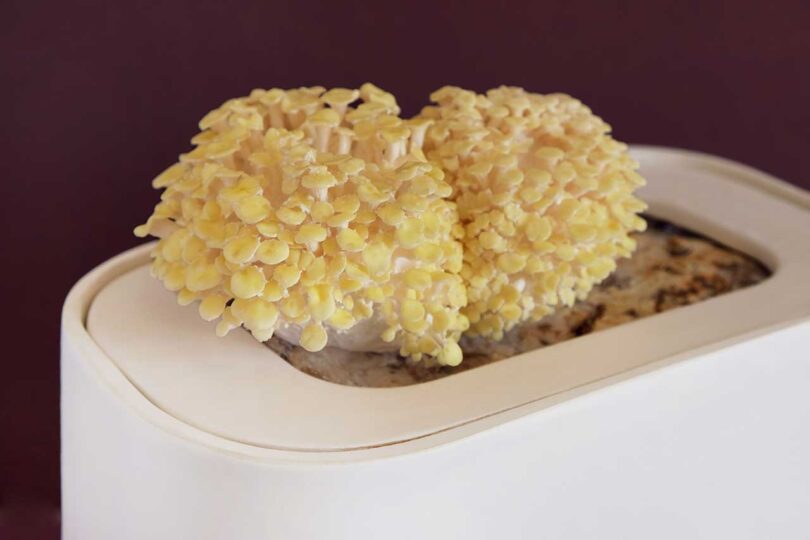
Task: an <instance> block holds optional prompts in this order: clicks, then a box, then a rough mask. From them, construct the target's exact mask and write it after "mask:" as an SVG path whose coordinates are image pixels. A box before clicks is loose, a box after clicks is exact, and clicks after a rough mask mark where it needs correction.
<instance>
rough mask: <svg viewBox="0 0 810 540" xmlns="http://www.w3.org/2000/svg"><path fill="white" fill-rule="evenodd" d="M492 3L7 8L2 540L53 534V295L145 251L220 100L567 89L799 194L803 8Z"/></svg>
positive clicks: (409, 104) (644, 135)
mask: <svg viewBox="0 0 810 540" xmlns="http://www.w3.org/2000/svg"><path fill="white" fill-rule="evenodd" d="M500 4H501V3H500V2H496V1H494V0H491V1H489V2H484V1H467V2H456V3H441V5H440V3H439V2H435V5H434V3H433V2H426V3H424V5H423V6H420V7H416V3H415V2H408V1H400V2H397V3H394V2H390V3H389V4H388V5H387V6H386V2H382V1H377V2H373V3H372V2H368V3H361V2H355V1H351V0H342V1H331V2H269V1H268V2H251V3H239V2H228V1H224V0H217V1H199V0H198V1H196V2H176V1H175V2H117V1H109V0H107V1H93V2H73V3H70V2H63V1H52V2H33V1H30V0H28V1H11V2H9V1H8V0H6V1H4V2H3V3H2V6H1V7H0V10H2V11H1V12H0V28H1V31H0V68H2V84H0V97H2V98H3V99H2V102H3V103H5V104H6V105H5V107H6V109H5V110H6V117H5V120H4V122H3V124H4V129H3V130H2V132H0V137H2V139H0V149H1V150H0V157H1V158H2V172H3V174H4V178H3V180H2V181H1V182H0V185H2V193H0V195H2V199H0V200H1V201H2V235H3V243H4V244H5V246H4V249H3V257H2V260H3V265H2V272H3V275H2V280H0V283H2V291H1V292H2V300H3V304H4V307H5V309H6V315H5V316H4V319H5V324H4V326H3V335H4V336H6V341H5V353H4V354H3V355H1V356H0V358H2V360H0V362H2V371H0V372H1V373H2V376H0V537H4V538H7V537H9V536H13V535H20V537H22V535H23V532H21V531H23V528H24V527H26V526H30V527H31V529H30V530H29V531H28V534H29V535H30V537H34V536H37V535H43V536H42V537H55V531H56V530H57V523H58V515H57V509H58V505H59V461H58V458H59V431H58V430H59V416H58V359H59V346H58V334H59V311H60V307H61V303H62V300H63V299H64V296H65V294H66V293H67V291H68V289H69V287H70V286H71V285H72V284H73V283H74V282H75V281H76V280H77V279H78V278H79V277H80V276H81V275H83V274H84V273H85V272H87V271H88V270H90V269H91V268H92V267H93V266H95V265H96V264H98V263H100V262H102V261H103V260H105V259H107V258H108V257H110V256H112V255H114V254H116V253H118V252H120V251H122V250H125V249H127V248H129V247H132V246H133V245H135V244H136V243H138V241H137V240H136V239H135V238H134V237H133V236H132V234H131V230H132V227H133V226H134V225H136V224H139V223H141V222H142V221H143V220H144V218H145V217H146V216H147V215H148V214H149V212H150V210H151V207H152V205H153V204H154V203H155V202H156V201H157V197H158V194H157V192H154V191H153V190H152V189H151V188H150V186H149V181H150V180H151V179H152V177H153V176H154V175H155V174H156V173H158V172H160V171H161V170H162V169H163V168H164V167H166V166H167V165H169V164H170V163H172V162H173V161H174V160H175V159H176V157H177V154H178V153H180V152H181V151H184V150H186V149H187V148H188V139H189V138H190V136H191V135H192V134H193V133H194V132H195V124H196V121H197V120H198V119H199V118H200V117H201V116H202V115H203V114H204V113H205V112H207V111H208V110H209V109H211V108H213V107H214V106H216V105H218V104H219V103H220V102H222V101H223V100H225V99H226V98H229V97H232V96H238V95H244V94H246V93H247V92H249V91H250V90H251V89H252V88H254V87H271V86H281V87H290V86H298V85H304V84H306V85H312V84H322V85H325V86H333V85H339V86H349V87H356V86H358V85H359V84H361V83H362V82H364V81H366V80H371V81H373V82H375V83H376V84H378V85H380V86H382V87H383V88H385V89H387V90H390V91H392V92H394V93H395V94H396V95H397V96H398V98H399V99H400V102H401V104H402V105H403V109H404V112H405V113H406V114H412V113H415V112H416V111H417V110H418V109H419V107H420V106H421V105H422V104H424V103H425V101H426V100H427V96H428V94H429V93H430V92H431V91H432V90H434V89H436V88H437V87H439V86H441V85H444V84H450V83H452V84H457V85H461V86H466V87H469V88H473V89H477V90H484V89H486V88H489V87H492V86H496V85H498V84H501V83H508V84H514V85H520V86H524V87H526V88H528V89H531V90H534V91H539V92H550V91H564V92H568V93H570V94H573V95H575V96H577V97H579V98H581V99H582V100H583V101H585V102H586V103H588V104H589V105H591V107H592V108H593V109H594V110H595V111H596V112H597V113H598V114H600V115H601V116H603V117H604V118H606V119H607V120H608V121H609V122H610V123H611V124H613V125H614V127H615V134H616V136H617V137H618V138H619V139H622V140H626V141H630V142H644V143H652V144H662V145H673V146H680V147H686V148H694V149H699V150H703V151H705V152H710V153H715V154H720V155H723V156H726V157H730V158H733V159H736V160H739V161H742V162H745V163H748V164H751V165H753V166H755V167H759V168H761V169H763V170H766V171H768V172H770V173H772V174H774V175H776V176H779V177H782V178H784V179H786V180H789V181H793V182H795V183H797V184H799V185H803V186H805V187H810V175H808V171H809V170H810V169H809V168H808V164H807V163H808V162H807V155H808V152H809V151H810V107H808V105H807V99H808V97H810V88H808V75H807V68H808V64H809V63H810V62H809V61H810V32H808V28H810V8H808V3H807V2H800V1H782V2H756V3H753V2H752V3H751V5H746V4H748V2H743V1H742V0H738V1H735V2H727V3H711V2H685V1H683V0H681V1H678V2H652V1H647V2H621V3H619V4H618V5H610V6H609V5H608V3H606V2H600V3H594V5H592V6H590V7H587V6H585V5H577V4H576V2H572V1H559V2H541V1H536V0H535V1H530V2H524V1H521V2H504V3H503V5H500ZM709 4H711V5H709ZM8 338H10V339H8ZM35 529H36V530H35ZM4 535H5V536H4Z"/></svg>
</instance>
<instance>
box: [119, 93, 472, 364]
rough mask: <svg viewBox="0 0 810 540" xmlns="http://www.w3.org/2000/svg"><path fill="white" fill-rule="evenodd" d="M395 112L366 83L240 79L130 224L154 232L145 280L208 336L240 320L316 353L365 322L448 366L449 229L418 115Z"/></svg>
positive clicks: (457, 253) (461, 325) (451, 322)
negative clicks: (162, 289) (142, 217)
mask: <svg viewBox="0 0 810 540" xmlns="http://www.w3.org/2000/svg"><path fill="white" fill-rule="evenodd" d="M358 100H360V102H359V105H356V106H355V102H357V101H358ZM398 113H399V108H398V107H397V104H396V101H395V100H394V98H393V96H392V95H391V94H388V93H386V92H384V91H382V90H380V89H379V88H377V87H375V86H373V85H371V84H366V85H364V86H363V87H362V88H361V89H360V90H359V91H357V90H346V89H334V90H329V91H325V90H324V89H323V88H320V87H316V88H300V89H295V90H287V91H283V90H278V89H273V90H269V91H264V90H255V91H253V92H252V93H251V94H250V96H248V97H244V98H239V99H232V100H229V101H227V102H226V103H224V104H223V105H222V106H221V107H220V108H218V109H216V110H214V111H212V112H210V113H209V114H207V115H206V116H205V117H204V118H203V119H202V120H201V121H200V128H201V129H202V132H201V133H200V134H198V135H197V136H196V137H194V139H193V140H192V143H193V144H195V145H196V148H195V149H194V150H192V151H191V152H189V153H187V154H184V155H181V156H180V160H179V163H177V164H175V165H173V166H171V167H170V168H169V169H167V170H166V171H165V172H164V173H162V174H161V175H160V176H158V177H157V178H156V179H155V180H154V182H153V185H154V186H155V187H156V188H165V191H164V192H163V194H162V196H161V202H160V203H159V204H158V205H157V206H156V207H155V210H154V213H153V214H152V216H151V217H150V218H149V220H148V221H147V222H146V223H145V224H144V225H141V226H139V227H137V228H136V229H135V234H136V235H138V236H146V235H149V234H152V235H155V236H158V237H161V240H160V241H159V242H158V244H157V247H156V248H155V250H154V253H153V257H154V261H153V264H152V271H153V273H154V275H155V276H157V277H158V278H160V279H161V280H162V281H163V283H164V285H165V286H166V287H167V288H168V289H170V290H173V291H177V295H178V301H179V302H180V303H181V304H189V303H192V302H193V301H195V300H199V312H200V315H201V316H202V318H203V319H206V320H215V319H219V323H218V325H217V333H218V334H219V335H224V334H226V333H227V332H229V331H230V330H232V329H234V328H236V327H238V326H240V325H244V326H245V327H246V328H247V329H248V330H250V331H251V333H252V334H253V335H254V336H255V337H256V339H258V340H260V341H266V340H267V339H269V338H270V337H272V335H273V334H274V332H277V331H278V332H279V333H282V332H284V337H288V339H292V340H294V341H297V342H298V343H299V344H300V345H301V346H302V347H304V348H305V349H307V350H310V351H317V350H321V349H323V348H324V347H325V346H326V344H327V342H328V341H334V342H335V343H336V344H340V345H342V346H344V347H348V348H352V346H353V344H355V345H356V344H357V340H356V339H355V340H352V339H342V338H345V337H347V336H350V335H351V334H354V335H355V337H357V338H359V340H360V343H361V344H362V343H367V341H365V340H364V339H363V338H364V337H365V335H366V334H368V331H369V329H374V330H375V331H376V334H377V335H375V336H371V337H372V338H374V339H377V340H378V341H381V342H382V343H393V344H395V346H396V348H397V349H398V350H399V351H400V353H401V354H403V355H405V356H409V357H412V358H414V359H416V360H418V359H420V358H421V357H422V356H424V355H427V356H430V357H431V358H435V359H436V360H437V361H438V362H439V363H442V364H448V365H455V364H458V363H459V362H460V361H461V349H460V348H459V346H458V344H457V343H458V339H459V337H460V335H461V333H462V332H463V331H464V330H466V328H467V320H466V317H464V316H463V315H461V314H460V311H459V310H460V308H461V307H463V306H464V305H465V304H466V301H467V299H466V291H465V288H464V286H463V284H462V281H461V278H460V277H459V272H460V270H461V267H462V247H461V244H460V243H459V242H458V240H457V239H458V238H460V237H461V235H462V232H463V231H462V229H461V226H460V225H459V223H458V215H457V213H456V209H455V205H454V204H453V203H452V202H450V201H449V199H448V197H449V195H450V194H451V192H452V188H451V187H450V186H449V185H448V184H447V183H446V182H445V181H444V173H443V172H442V170H441V169H440V168H439V167H437V166H436V165H435V164H432V163H429V162H428V161H426V159H425V157H424V155H423V153H422V151H421V149H420V147H421V144H422V141H423V139H424V134H425V130H426V129H427V127H428V122H426V121H424V120H421V119H414V120H410V121H405V120H402V119H400V118H399V117H398V116H397V115H398ZM370 322H373V324H369V323H370ZM364 323H365V324H364ZM355 328H360V331H356V332H351V330H352V329H355ZM362 346H363V345H361V347H362Z"/></svg>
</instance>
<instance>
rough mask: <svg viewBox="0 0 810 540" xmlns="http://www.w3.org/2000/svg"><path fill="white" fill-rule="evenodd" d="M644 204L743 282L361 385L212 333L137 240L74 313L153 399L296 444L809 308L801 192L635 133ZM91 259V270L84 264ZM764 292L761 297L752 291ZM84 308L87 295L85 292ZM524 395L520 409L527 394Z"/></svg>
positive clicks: (408, 436) (284, 445) (349, 435)
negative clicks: (738, 265)
mask: <svg viewBox="0 0 810 540" xmlns="http://www.w3.org/2000/svg"><path fill="white" fill-rule="evenodd" d="M633 153H634V156H635V157H636V159H638V160H639V161H640V162H641V172H642V174H643V175H644V176H645V177H646V178H647V179H648V186H647V187H645V188H644V189H643V192H642V193H641V195H640V196H641V197H642V198H644V199H645V200H646V201H648V202H649V203H650V207H651V213H652V214H653V215H655V216H656V217H660V218H664V219H668V220H670V221H672V222H674V223H677V224H679V225H683V226H686V227H688V228H691V229H693V230H697V231H699V232H701V233H703V234H705V235H706V236H708V237H710V238H715V239H717V240H719V241H721V242H723V243H725V244H727V245H730V246H732V247H735V248H737V249H740V250H742V251H745V252H748V253H750V254H752V255H754V256H755V257H758V258H760V260H763V261H765V262H766V263H767V264H768V265H769V266H771V269H772V270H774V271H775V272H774V275H773V276H772V277H771V278H770V279H769V280H767V281H765V282H763V283H761V284H759V285H757V286H754V287H750V288H747V289H743V290H740V291H737V292H734V293H731V294H727V295H723V296H720V297H717V298H714V299H712V300H709V301H707V302H703V303H700V304H697V305H693V306H688V307H685V308H681V309H677V310H673V311H669V312H666V313H662V314H659V315H656V316H654V317H649V318H646V319H642V320H639V321H635V322H633V323H629V324H626V325H622V326H619V327H616V328H612V329H609V330H605V331H602V332H598V333H595V334H591V335H587V336H583V337H580V338H577V339H574V340H571V341H568V342H564V343H561V344H558V345H555V346H553V347H548V348H544V349H541V350H536V351H532V352H529V353H526V354H523V355H520V356H516V357H513V358H510V359H507V360H504V361H501V362H496V363H493V364H489V365H486V366H483V367H479V368H475V369H472V370H469V371H465V372H461V373H458V374H455V375H452V376H449V377H445V378H443V379H439V380H435V381H430V382H426V383H422V384H417V385H413V386H404V387H396V388H360V387H349V386H341V385H337V384H333V383H329V382H325V381H322V380H319V379H317V378H314V377H312V376H310V375H307V374H305V373H302V372H299V371H298V370H296V369H295V368H293V367H292V366H290V365H289V364H287V362H285V361H284V360H283V359H282V358H280V357H279V356H277V355H276V354H275V353H274V352H272V351H271V350H270V349H268V348H267V347H265V346H263V345H262V344H260V343H258V342H257V341H255V340H254V339H253V338H252V337H251V336H250V335H249V334H248V333H247V332H242V331H234V332H231V333H230V334H229V335H228V336H226V337H225V338H218V337H216V336H215V334H214V329H213V323H205V322H204V321H202V320H201V319H200V318H199V316H198V315H197V313H196V309H195V307H194V306H188V307H180V306H178V305H177V303H176V301H175V295H174V294H173V293H170V292H168V291H166V290H164V288H163V286H162V285H161V284H160V283H159V282H158V280H156V279H154V278H152V277H150V276H149V272H148V268H147V265H148V260H149V257H148V253H149V249H150V246H149V245H147V246H141V247H140V248H136V249H134V250H131V251H130V252H128V253H127V254H125V255H123V256H122V257H121V258H119V259H117V261H118V262H117V263H116V264H118V266H117V267H116V268H118V269H119V270H118V271H117V272H114V273H113V276H114V277H112V278H110V277H109V276H110V275H111V274H110V269H109V268H107V269H106V271H105V272H102V273H98V274H97V278H96V279H106V280H107V281H106V282H104V283H92V281H93V276H94V274H91V275H90V276H88V278H90V282H88V283H90V284H89V285H87V286H88V287H91V286H92V287H94V288H97V289H98V293H97V294H96V295H95V297H94V298H93V299H92V302H91V304H90V306H89V310H88V311H87V317H86V329H87V331H88V332H89V334H90V336H91V338H92V339H93V340H94V341H95V343H96V344H97V345H98V347H99V348H100V349H101V350H102V351H103V352H104V353H105V355H106V356H107V357H108V358H109V360H110V361H111V362H113V363H114V364H115V366H117V368H118V369H120V371H121V372H122V373H123V374H124V375H125V376H126V377H127V378H128V379H129V381H130V382H131V383H132V384H133V385H134V386H135V387H136V388H137V389H139V391H140V392H141V393H142V394H143V395H144V396H145V397H146V398H147V399H148V400H150V401H151V402H152V403H154V404H155V405H156V406H158V407H159V408H161V409H162V410H163V411H165V412H167V413H168V414H170V415H172V416H174V417H175V418H177V419H179V420H181V421H183V422H185V423H187V424H189V425H191V426H194V427H196V428H198V429H200V430H204V431H206V432H208V433H210V434H214V435H217V436H220V437H224V438H226V439H229V440H232V441H237V442H241V443H245V444H249V445H255V446H260V447H265V448H274V449H280V450H295V451H341V450H353V449H362V448H372V447H379V446H385V445H391V444H396V443H399V442H404V441H408V440H413V439H416V438H420V437H425V436H428V435H431V434H434V433H438V432H442V431H446V430H449V429H452V428H454V427H457V426H461V425H469V424H470V423H472V422H475V421H476V420H479V419H482V418H486V417H492V416H493V415H497V414H499V413H501V412H504V411H507V410H512V411H514V410H515V409H516V408H519V407H522V406H525V405H527V404H530V403H532V404H535V405H536V404H537V403H543V402H546V403H548V404H551V403H555V402H559V401H560V399H566V398H569V397H573V396H576V395H579V394H581V393H583V392H584V391H590V390H593V389H596V388H598V387H600V386H604V385H606V384H609V383H611V382H614V381H616V380H619V379H621V378H624V377H627V376H629V375H631V374H637V373H640V372H643V371H644V370H645V369H650V368H651V366H652V365H653V364H656V365H663V364H664V363H665V362H662V361H665V360H667V359H670V360H672V361H674V360H676V359H683V358H688V357H693V356H695V355H697V354H699V352H701V351H705V350H708V349H710V348H718V347H721V346H728V345H730V344H731V343H734V342H738V341H741V340H744V339H746V337H747V336H751V335H752V334H755V333H761V332H763V331H766V330H767V329H772V328H775V327H777V326H784V325H786V324H789V323H795V322H798V321H801V320H805V319H807V318H808V317H810V293H808V289H807V287H806V285H805V279H806V276H807V275H809V274H810V242H807V238H806V235H807V232H808V231H810V211H809V210H808V208H810V197H808V195H807V194H806V193H803V192H801V191H799V190H794V189H792V188H790V187H788V186H786V185H785V184H782V183H779V182H777V181H774V180H773V179H771V178H770V177H768V176H767V175H765V174H763V173H760V172H758V171H755V170H753V169H750V168H748V167H745V166H742V165H738V164H734V163H732V162H729V161H726V160H722V159H720V158H713V157H709V156H705V155H702V154H695V153H689V152H684V151H676V150H666V149H656V148H650V147H641V148H635V149H634V150H633ZM95 272H99V271H98V270H97V271H95ZM766 306H767V307H766ZM86 309H87V308H86ZM536 409H537V407H536V406H534V407H533V408H532V410H536Z"/></svg>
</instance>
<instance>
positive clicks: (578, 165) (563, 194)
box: [419, 86, 646, 340]
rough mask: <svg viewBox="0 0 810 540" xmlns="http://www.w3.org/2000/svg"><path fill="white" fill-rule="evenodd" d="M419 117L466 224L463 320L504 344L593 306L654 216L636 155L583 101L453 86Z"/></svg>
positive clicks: (516, 90)
mask: <svg viewBox="0 0 810 540" xmlns="http://www.w3.org/2000/svg"><path fill="white" fill-rule="evenodd" d="M431 101H433V102H435V103H436V105H435V106H428V107H425V109H424V110H423V111H422V113H421V114H420V116H419V118H422V119H423V120H425V121H428V122H430V123H431V126H430V128H429V130H428V133H427V137H426V141H425V152H426V154H427V156H428V158H429V159H430V160H432V161H433V162H434V163H437V164H439V165H440V166H441V167H442V169H443V170H444V172H445V174H446V175H447V180H448V182H449V183H450V184H451V185H452V186H453V188H454V194H453V196H452V199H453V200H454V201H455V202H456V204H457V206H458V212H459V217H460V219H461V223H462V225H463V226H464V231H465V233H464V238H463V244H464V267H463V269H462V272H461V275H462V278H463V279H464V283H465V286H466V288H467V298H468V304H467V305H466V307H465V308H464V310H463V313H464V314H465V315H466V316H467V317H468V319H469V321H470V331H471V332H472V333H475V334H479V335H483V336H486V337H490V338H492V339H496V340H498V339H501V338H502V337H503V333H504V332H506V331H508V330H509V329H511V328H512V327H514V326H515V325H516V324H518V323H521V322H523V321H526V320H529V319H531V320H535V321H536V320H539V319H541V318H542V317H543V316H545V315H547V314H548V313H550V312H551V311H552V310H553V308H554V307H555V306H557V305H558V304H563V305H566V306H570V305H572V304H573V303H574V301H575V300H576V299H583V298H585V296H586V295H587V294H588V292H589V291H590V290H591V288H592V287H593V285H594V284H596V283H598V282H599V281H601V280H603V279H604V278H606V277H607V276H608V275H609V274H610V273H611V272H612V271H613V270H614V269H615V268H616V258H617V257H627V256H629V255H630V254H631V253H632V251H633V250H634V249H635V245H636V243H635V240H634V239H633V238H632V237H631V236H629V233H631V232H633V231H642V230H644V228H645V227H646V223H645V222H644V220H643V219H642V218H641V217H639V216H638V213H639V212H641V211H642V210H644V209H645V208H646V205H645V204H644V202H642V201H641V200H639V199H638V198H636V197H634V196H633V191H634V190H635V189H636V188H638V187H640V186H642V185H643V184H644V179H643V178H642V177H641V176H640V175H639V174H638V173H637V172H635V170H636V169H637V168H638V163H636V162H635V161H634V160H633V159H632V158H631V157H630V156H629V155H628V153H627V146H626V145H625V144H623V143H620V142H617V141H615V140H614V139H613V138H612V137H611V136H610V135H609V133H610V126H609V125H607V124H606V123H605V122H604V121H602V120H601V119H600V118H599V117H597V116H595V115H594V114H593V113H592V112H591V111H590V109H588V107H586V106H585V105H584V104H582V103H581V102H580V101H578V100H576V99H574V98H572V97H570V96H567V95H564V94H549V95H540V94H532V93H528V92H526V91H525V90H523V89H521V88H513V87H500V88H497V89H494V90H490V91H489V92H487V93H486V95H478V94H476V93H474V92H471V91H468V90H463V89H461V88H456V87H451V86H448V87H444V88H442V89H440V90H438V91H436V92H434V93H433V94H432V95H431Z"/></svg>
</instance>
